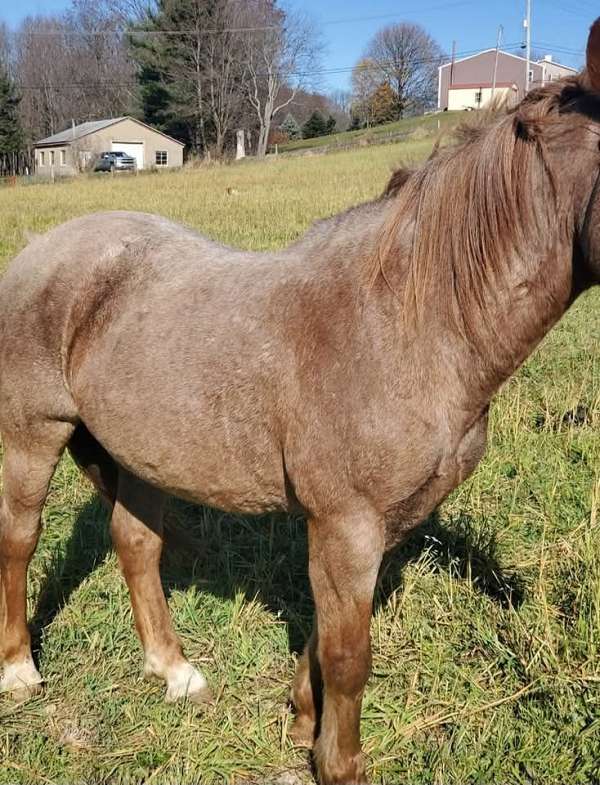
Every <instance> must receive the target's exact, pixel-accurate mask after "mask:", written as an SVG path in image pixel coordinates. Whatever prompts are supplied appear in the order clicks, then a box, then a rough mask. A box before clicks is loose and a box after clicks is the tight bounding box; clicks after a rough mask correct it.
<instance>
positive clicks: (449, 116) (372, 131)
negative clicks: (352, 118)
mask: <svg viewBox="0 0 600 785" xmlns="http://www.w3.org/2000/svg"><path fill="white" fill-rule="evenodd" d="M464 117H465V113H464V112H442V113H440V114H432V115H426V116H425V117H421V116H419V117H407V118H406V119H404V120H398V121H396V122H395V123H385V124H384V125H375V126H373V127H372V128H360V129H359V130H357V131H342V132H341V133H339V134H332V135H330V136H319V137H317V138H316V139H298V140H296V141H294V142H288V143H287V144H282V145H279V151H280V152H282V153H291V152H295V151H298V150H312V149H318V148H320V147H331V148H333V149H335V148H336V147H345V146H347V145H357V146H359V145H361V144H367V143H368V144H377V143H378V142H381V141H384V140H385V138H386V137H388V136H391V135H395V134H398V135H400V134H406V135H407V136H410V135H411V134H414V133H415V132H416V134H417V135H418V136H419V135H420V136H425V135H426V134H436V133H437V132H438V131H445V130H448V129H449V128H451V127H452V126H455V125H457V124H458V123H459V122H460V121H461V120H463V119H464Z"/></svg>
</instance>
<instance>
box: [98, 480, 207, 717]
mask: <svg viewBox="0 0 600 785" xmlns="http://www.w3.org/2000/svg"><path fill="white" fill-rule="evenodd" d="M164 502H165V497H164V494H163V493H162V492H161V491H158V490H156V489H155V488H151V487H150V486H149V485H147V484H146V483H143V482H142V481H141V480H138V479H137V478H135V477H133V476H132V475H130V474H128V473H127V472H125V471H124V470H119V481H118V491H117V499H116V502H115V507H114V510H113V514H112V520H111V534H112V538H113V542H114V545H115V550H116V551H117V556H118V557H119V563H120V565H121V570H122V572H123V575H124V577H125V580H126V582H127V586H128V588H129V593H130V595H131V603H132V606H133V615H134V618H135V624H136V627H137V631H138V634H139V636H140V640H141V642H142V646H143V648H144V673H145V675H146V676H152V677H156V678H159V679H162V680H164V681H165V682H166V684H167V695H166V699H167V701H168V702H170V703H171V702H173V701H176V700H178V699H179V698H188V699H189V700H192V701H194V702H195V703H205V702H208V701H210V700H211V695H210V690H209V688H208V685H207V683H206V679H205V678H204V676H203V675H202V673H200V671H198V670H197V669H196V668H194V667H193V666H192V665H191V664H190V663H189V662H188V661H187V660H186V659H185V657H184V656H183V653H182V649H181V644H180V642H179V639H178V638H177V635H176V634H175V632H174V630H173V625H172V622H171V617H170V615H169V608H168V606H167V601H166V599H165V595H164V592H163V588H162V584H161V581H160V570H159V566H160V555H161V551H162V545H163V533H162V518H163V510H164Z"/></svg>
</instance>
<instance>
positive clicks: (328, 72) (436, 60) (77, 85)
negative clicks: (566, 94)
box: [20, 44, 517, 91]
mask: <svg viewBox="0 0 600 785" xmlns="http://www.w3.org/2000/svg"><path fill="white" fill-rule="evenodd" d="M516 45H517V44H507V47H514V46H516ZM480 51H481V50H480V49H471V50H464V51H462V52H457V57H458V58H461V57H468V56H469V55H472V54H477V53H479V52H480ZM444 59H445V58H440V57H429V58H420V59H418V60H414V61H413V65H415V66H419V65H436V64H440V65H441V64H442V63H443V60H444ZM393 65H394V63H393V61H391V60H390V61H384V62H380V63H372V64H370V65H366V64H365V65H360V66H359V68H360V71H362V72H364V71H367V72H368V71H375V72H377V71H383V70H384V69H385V68H386V67H392V66H393ZM355 68H357V66H356V65H353V66H341V67H339V68H321V69H315V70H314V71H293V72H290V73H289V74H288V75H289V76H290V77H307V76H333V75H340V74H345V73H351V72H352V71H354V70H355ZM137 85H138V82H135V81H130V82H115V81H114V80H106V81H99V80H96V81H89V80H86V81H84V82H61V83H60V84H58V85H51V84H40V85H21V86H20V89H21V90H45V89H48V88H50V89H55V90H56V91H60V90H62V89H64V88H68V89H84V88H91V87H136V86H137ZM165 86H168V83H165Z"/></svg>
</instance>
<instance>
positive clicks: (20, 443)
mask: <svg viewBox="0 0 600 785" xmlns="http://www.w3.org/2000/svg"><path fill="white" fill-rule="evenodd" d="M72 431H73V426H72V425H70V424H68V423H62V422H47V423H45V424H44V425H42V426H38V427H36V428H32V429H31V430H30V431H29V430H28V431H27V432H26V433H25V432H23V431H20V432H18V435H15V434H6V433H3V445H4V460H3V469H2V474H3V481H4V493H3V496H2V502H1V506H0V663H1V664H3V665H4V675H3V677H2V680H1V681H0V692H10V693H14V694H15V696H17V697H21V696H22V697H26V696H27V695H28V694H32V693H34V692H36V691H37V690H38V689H39V686H40V684H41V682H42V678H41V676H40V674H39V673H38V671H37V669H36V667H35V665H34V663H33V658H32V656H31V638H30V635H29V630H28V628H27V568H28V566H29V562H30V560H31V557H32V556H33V553H34V551H35V548H36V545H37V542H38V539H39V534H40V527H41V513H42V508H43V506H44V502H45V500H46V494H47V492H48V485H49V483H50V480H51V478H52V474H53V473H54V469H55V467H56V464H57V462H58V459H59V458H60V455H61V453H62V451H63V449H64V447H65V444H66V442H67V441H68V439H69V436H70V435H71V433H72Z"/></svg>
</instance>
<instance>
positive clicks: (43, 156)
mask: <svg viewBox="0 0 600 785" xmlns="http://www.w3.org/2000/svg"><path fill="white" fill-rule="evenodd" d="M40 166H46V153H45V152H44V151H43V150H40Z"/></svg>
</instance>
